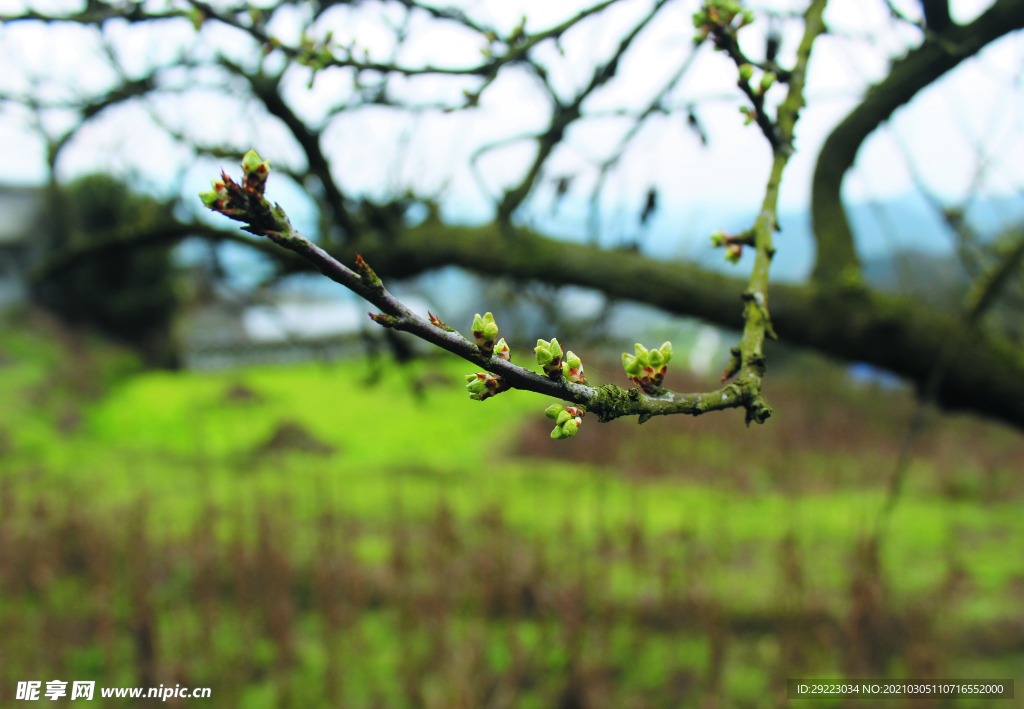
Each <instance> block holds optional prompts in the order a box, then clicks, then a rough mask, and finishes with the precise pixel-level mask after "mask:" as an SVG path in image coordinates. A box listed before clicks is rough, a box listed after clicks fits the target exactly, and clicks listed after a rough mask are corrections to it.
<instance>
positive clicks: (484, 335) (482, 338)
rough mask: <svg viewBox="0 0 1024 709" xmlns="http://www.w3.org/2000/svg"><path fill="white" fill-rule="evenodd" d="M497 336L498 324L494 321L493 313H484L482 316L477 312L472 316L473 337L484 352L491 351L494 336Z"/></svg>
mask: <svg viewBox="0 0 1024 709" xmlns="http://www.w3.org/2000/svg"><path fill="white" fill-rule="evenodd" d="M497 336H498V325H497V323H495V322H494V315H492V314H491V313H486V314H485V315H484V316H483V317H480V314H479V313H477V314H476V315H474V316H473V339H474V340H476V345H477V347H479V348H480V349H481V350H483V351H484V352H491V351H492V350H493V349H494V338H495V337H497Z"/></svg>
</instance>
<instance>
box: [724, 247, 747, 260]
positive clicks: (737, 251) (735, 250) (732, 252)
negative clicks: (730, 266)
mask: <svg viewBox="0 0 1024 709" xmlns="http://www.w3.org/2000/svg"><path fill="white" fill-rule="evenodd" d="M742 256H743V244H729V245H728V246H726V247H725V260H726V261H728V262H729V263H738V262H739V260H740V257H742Z"/></svg>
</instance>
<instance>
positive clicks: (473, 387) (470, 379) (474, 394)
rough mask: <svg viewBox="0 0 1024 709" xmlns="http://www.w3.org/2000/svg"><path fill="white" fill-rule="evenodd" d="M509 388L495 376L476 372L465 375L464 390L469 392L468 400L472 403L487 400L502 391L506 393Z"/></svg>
mask: <svg viewBox="0 0 1024 709" xmlns="http://www.w3.org/2000/svg"><path fill="white" fill-rule="evenodd" d="M509 388H510V387H509V386H508V385H506V384H505V382H504V381H503V380H502V378H501V377H500V376H498V375H497V374H491V373H490V372H477V373H476V374H467V375H466V389H467V390H468V391H469V398H470V399H473V400H474V401H483V400H484V399H489V398H491V397H492V396H496V395H497V394H500V393H501V392H503V391H508V389H509Z"/></svg>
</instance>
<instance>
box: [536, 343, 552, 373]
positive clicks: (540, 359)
mask: <svg viewBox="0 0 1024 709" xmlns="http://www.w3.org/2000/svg"><path fill="white" fill-rule="evenodd" d="M541 342H544V340H539V341H538V342H537V346H536V347H535V348H534V350H533V351H534V352H535V353H536V354H537V364H539V365H540V366H542V367H546V366H547V365H549V364H551V360H553V359H554V357H552V356H551V351H550V350H548V348H547V347H542V346H541V344H540V343H541ZM545 344H547V343H545Z"/></svg>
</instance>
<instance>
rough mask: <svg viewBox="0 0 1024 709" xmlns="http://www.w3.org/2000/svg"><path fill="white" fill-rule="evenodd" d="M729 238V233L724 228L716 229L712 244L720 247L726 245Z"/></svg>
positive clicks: (712, 236)
mask: <svg viewBox="0 0 1024 709" xmlns="http://www.w3.org/2000/svg"><path fill="white" fill-rule="evenodd" d="M728 239H729V235H728V234H726V233H725V232H724V231H722V230H718V231H716V232H715V233H714V234H712V235H711V246H713V247H714V248H716V249H718V248H721V247H723V246H725V244H726V241H727V240H728Z"/></svg>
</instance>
